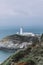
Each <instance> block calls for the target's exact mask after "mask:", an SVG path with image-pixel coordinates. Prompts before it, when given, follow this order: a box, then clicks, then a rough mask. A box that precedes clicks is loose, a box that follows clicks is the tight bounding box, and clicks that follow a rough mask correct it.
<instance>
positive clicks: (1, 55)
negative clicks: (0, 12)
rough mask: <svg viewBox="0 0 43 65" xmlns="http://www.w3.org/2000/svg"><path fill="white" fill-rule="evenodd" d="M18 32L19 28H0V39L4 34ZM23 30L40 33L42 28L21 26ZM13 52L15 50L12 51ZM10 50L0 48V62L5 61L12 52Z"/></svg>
mask: <svg viewBox="0 0 43 65" xmlns="http://www.w3.org/2000/svg"><path fill="white" fill-rule="evenodd" d="M17 32H19V28H18V27H16V28H8V29H0V40H1V39H3V38H4V37H6V36H9V35H13V34H15V33H17ZM23 32H32V33H36V34H42V33H43V29H42V28H37V27H36V28H29V27H27V28H23ZM13 53H15V52H13ZM13 53H12V52H8V51H4V50H0V63H2V62H3V61H5V60H6V59H7V58H8V57H9V56H10V55H12V54H13Z"/></svg>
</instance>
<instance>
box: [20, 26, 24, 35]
mask: <svg viewBox="0 0 43 65" xmlns="http://www.w3.org/2000/svg"><path fill="white" fill-rule="evenodd" d="M22 34H23V30H22V27H21V28H20V35H22Z"/></svg>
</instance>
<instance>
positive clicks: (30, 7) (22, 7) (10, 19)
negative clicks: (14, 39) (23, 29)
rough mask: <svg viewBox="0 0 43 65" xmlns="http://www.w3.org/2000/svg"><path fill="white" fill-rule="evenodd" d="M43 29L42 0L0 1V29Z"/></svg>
mask: <svg viewBox="0 0 43 65" xmlns="http://www.w3.org/2000/svg"><path fill="white" fill-rule="evenodd" d="M18 26H29V27H35V26H37V27H38V26H39V27H43V0H0V28H6V27H18Z"/></svg>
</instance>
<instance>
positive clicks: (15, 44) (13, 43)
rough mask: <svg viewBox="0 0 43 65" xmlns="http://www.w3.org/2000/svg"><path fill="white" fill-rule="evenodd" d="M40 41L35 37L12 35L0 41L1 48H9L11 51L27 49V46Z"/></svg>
mask: <svg viewBox="0 0 43 65" xmlns="http://www.w3.org/2000/svg"><path fill="white" fill-rule="evenodd" d="M36 39H38V37H33V36H20V35H11V36H8V37H5V38H4V39H2V40H1V41H0V48H2V47H3V48H9V49H22V48H27V46H29V45H32V42H33V41H35V40H36Z"/></svg>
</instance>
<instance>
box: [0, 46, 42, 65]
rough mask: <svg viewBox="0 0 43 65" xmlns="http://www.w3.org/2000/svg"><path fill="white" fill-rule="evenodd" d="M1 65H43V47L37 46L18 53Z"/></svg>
mask: <svg viewBox="0 0 43 65" xmlns="http://www.w3.org/2000/svg"><path fill="white" fill-rule="evenodd" d="M1 65H43V47H41V46H39V45H35V46H30V47H28V48H27V49H25V50H21V51H18V52H17V53H15V54H13V55H12V56H10V57H9V58H8V59H7V60H6V61H5V62H3V63H2V64H1Z"/></svg>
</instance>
